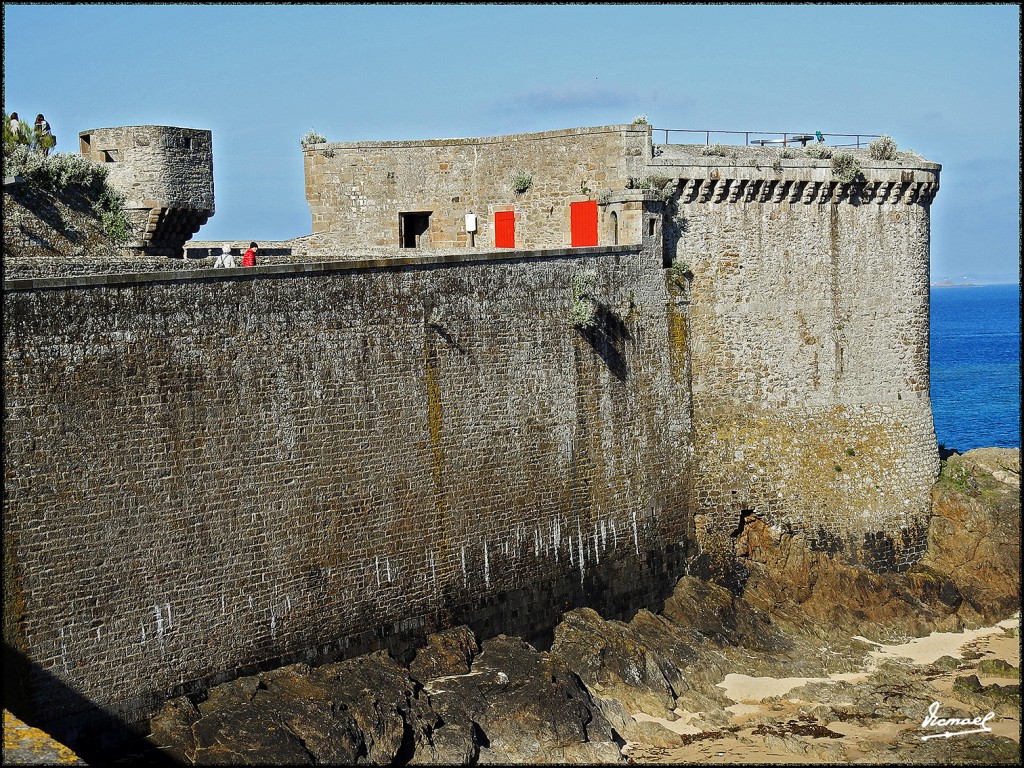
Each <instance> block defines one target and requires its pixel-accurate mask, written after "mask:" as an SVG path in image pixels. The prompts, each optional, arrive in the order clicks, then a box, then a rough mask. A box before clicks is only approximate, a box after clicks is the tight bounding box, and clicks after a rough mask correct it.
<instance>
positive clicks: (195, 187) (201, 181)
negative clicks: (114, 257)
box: [78, 125, 214, 257]
mask: <svg viewBox="0 0 1024 768" xmlns="http://www.w3.org/2000/svg"><path fill="white" fill-rule="evenodd" d="M78 138H79V151H80V153H81V154H82V155H84V156H85V157H88V158H89V159H90V160H92V161H94V162H97V163H104V164H106V166H107V168H108V170H109V173H108V176H107V179H108V181H109V183H110V184H111V186H113V187H114V188H115V189H117V190H119V191H121V192H123V193H124V194H125V196H126V200H125V212H126V213H127V215H128V218H129V220H130V221H131V222H132V224H133V227H134V234H135V237H134V239H133V241H132V242H130V243H128V247H130V248H137V249H139V250H140V251H142V252H144V253H146V254H147V255H153V256H174V257H180V256H182V255H183V254H184V244H185V242H186V241H187V240H188V239H189V238H191V237H192V235H194V234H195V233H196V232H198V231H199V228H200V227H201V226H203V224H205V223H206V221H207V220H208V219H209V218H210V216H212V215H213V213H214V207H213V141H212V135H211V133H210V131H204V130H197V129H193V128H174V127H170V126H163V125H135V126H123V127H120V128H95V129H93V130H88V131H82V132H81V133H79V134H78Z"/></svg>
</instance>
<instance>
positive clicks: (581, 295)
mask: <svg viewBox="0 0 1024 768" xmlns="http://www.w3.org/2000/svg"><path fill="white" fill-rule="evenodd" d="M596 282H597V271H596V270H593V269H581V270H579V271H578V272H577V273H576V274H574V275H573V276H572V298H573V302H572V307H570V309H569V322H570V323H571V324H572V325H573V327H575V328H579V329H580V330H586V329H588V328H593V327H594V326H595V325H597V300H596V299H595V298H594V285H595V284H596Z"/></svg>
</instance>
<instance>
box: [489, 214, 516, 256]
mask: <svg viewBox="0 0 1024 768" xmlns="http://www.w3.org/2000/svg"><path fill="white" fill-rule="evenodd" d="M494 247H495V248H515V247H516V212H515V211H495V213H494Z"/></svg>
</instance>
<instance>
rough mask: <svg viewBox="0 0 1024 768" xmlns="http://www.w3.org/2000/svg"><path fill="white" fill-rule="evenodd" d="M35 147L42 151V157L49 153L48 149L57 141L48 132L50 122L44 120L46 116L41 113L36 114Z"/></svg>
mask: <svg viewBox="0 0 1024 768" xmlns="http://www.w3.org/2000/svg"><path fill="white" fill-rule="evenodd" d="M35 131H36V149H38V150H39V151H40V152H42V153H43V157H46V156H47V155H49V154H50V150H51V149H53V147H54V145H55V144H56V143H57V139H56V138H55V137H54V135H53V134H52V133H51V132H50V124H49V123H48V122H46V118H45V117H43V116H42V115H41V114H40V115H36V127H35Z"/></svg>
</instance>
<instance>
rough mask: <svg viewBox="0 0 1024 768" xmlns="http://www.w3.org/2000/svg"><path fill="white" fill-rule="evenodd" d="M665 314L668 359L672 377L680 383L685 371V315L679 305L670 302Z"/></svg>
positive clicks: (682, 380) (682, 381)
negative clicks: (666, 319)
mask: <svg viewBox="0 0 1024 768" xmlns="http://www.w3.org/2000/svg"><path fill="white" fill-rule="evenodd" d="M665 314H666V316H667V317H668V343H669V360H670V364H671V370H672V378H673V379H674V380H675V382H676V384H682V383H684V378H683V377H684V375H685V373H686V343H687V333H686V315H685V314H684V313H683V312H681V311H680V308H679V307H677V306H675V305H671V304H670V305H669V306H668V308H667V310H666V313H665Z"/></svg>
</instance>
